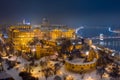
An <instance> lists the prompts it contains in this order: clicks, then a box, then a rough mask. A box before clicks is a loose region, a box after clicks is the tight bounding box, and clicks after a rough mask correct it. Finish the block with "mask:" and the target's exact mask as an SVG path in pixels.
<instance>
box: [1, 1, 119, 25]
mask: <svg viewBox="0 0 120 80" xmlns="http://www.w3.org/2000/svg"><path fill="white" fill-rule="evenodd" d="M119 4H120V1H119V0H115V1H114V0H0V23H1V24H12V23H13V24H16V23H19V22H21V21H22V20H23V19H26V20H29V21H31V23H32V24H39V23H40V22H41V20H42V18H43V17H47V18H48V19H49V20H50V22H51V23H59V24H67V25H73V26H77V25H81V24H119V21H120V15H119V14H120V5H119Z"/></svg>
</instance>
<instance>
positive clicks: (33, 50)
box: [32, 48, 36, 57]
mask: <svg viewBox="0 0 120 80" xmlns="http://www.w3.org/2000/svg"><path fill="white" fill-rule="evenodd" d="M35 51H36V49H35V48H33V49H32V54H33V57H35Z"/></svg>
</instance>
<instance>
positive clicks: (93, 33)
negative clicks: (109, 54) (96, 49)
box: [78, 27, 120, 51]
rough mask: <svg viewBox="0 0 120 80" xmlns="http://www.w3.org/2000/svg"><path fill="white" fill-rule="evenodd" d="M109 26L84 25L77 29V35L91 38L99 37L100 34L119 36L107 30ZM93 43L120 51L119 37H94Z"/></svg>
mask: <svg viewBox="0 0 120 80" xmlns="http://www.w3.org/2000/svg"><path fill="white" fill-rule="evenodd" d="M108 28H109V27H84V28H83V29H81V30H79V32H78V35H81V36H83V37H84V38H93V37H99V36H100V34H103V37H104V36H111V37H113V36H120V33H119V34H116V33H113V32H110V31H109V30H108ZM116 29H118V28H113V30H116ZM93 43H94V44H100V45H102V46H105V47H107V48H110V49H113V50H116V51H120V39H114V38H112V39H104V40H99V39H94V40H93Z"/></svg>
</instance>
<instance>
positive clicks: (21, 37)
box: [9, 21, 76, 58]
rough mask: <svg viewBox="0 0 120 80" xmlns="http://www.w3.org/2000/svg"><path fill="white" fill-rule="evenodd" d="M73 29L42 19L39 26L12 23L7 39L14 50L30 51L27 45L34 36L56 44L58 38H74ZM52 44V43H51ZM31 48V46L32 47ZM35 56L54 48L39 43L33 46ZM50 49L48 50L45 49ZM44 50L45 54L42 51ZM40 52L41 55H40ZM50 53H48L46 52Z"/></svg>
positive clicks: (38, 56)
mask: <svg viewBox="0 0 120 80" xmlns="http://www.w3.org/2000/svg"><path fill="white" fill-rule="evenodd" d="M75 35H76V34H75V30H74V29H71V28H67V27H66V26H61V25H52V26H51V25H48V22H46V21H43V23H42V24H41V26H40V27H33V26H31V25H16V26H15V25H14V26H10V27H9V41H11V43H13V47H14V50H16V51H22V52H30V50H31V46H30V45H28V44H29V42H32V41H33V39H34V38H37V39H38V40H46V41H47V42H49V43H50V44H54V46H55V45H56V40H57V39H59V38H70V39H71V38H75ZM52 46H53V45H52ZM32 48H33V47H32ZM34 48H35V50H36V51H35V52H36V57H37V58H40V57H41V56H42V55H45V54H47V52H50V51H52V52H51V53H54V50H52V49H51V47H50V46H49V47H47V48H46V47H41V44H40V43H37V44H35V46H34ZM47 50H50V51H47ZM41 51H42V52H44V53H45V52H46V53H45V54H44V53H43V54H42V52H41ZM41 54H42V55H41ZM48 54H50V53H48Z"/></svg>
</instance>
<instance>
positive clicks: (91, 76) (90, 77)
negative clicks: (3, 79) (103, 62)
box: [2, 57, 109, 80]
mask: <svg viewBox="0 0 120 80" xmlns="http://www.w3.org/2000/svg"><path fill="white" fill-rule="evenodd" d="M41 60H45V58H42V59H41ZM41 60H37V61H35V63H38V64H39V63H40V61H41ZM17 61H18V62H20V64H18V65H17V66H15V67H14V68H12V69H10V70H7V68H8V65H7V64H6V63H5V61H3V63H2V64H3V67H4V70H5V71H6V73H8V74H10V75H11V76H12V77H13V78H14V79H15V80H22V78H21V77H20V76H19V72H20V71H21V70H23V69H24V68H25V67H26V64H29V63H30V62H29V61H27V60H25V59H24V58H22V57H18V58H17ZM31 70H32V74H33V75H35V76H36V77H38V78H39V80H46V79H45V77H44V74H42V72H41V71H40V70H41V66H40V65H38V66H37V67H32V69H31ZM60 71H61V74H59V76H60V77H61V78H62V80H64V76H71V77H73V78H74V80H109V78H104V79H101V77H100V76H99V75H97V74H96V70H94V71H92V72H89V73H85V74H82V75H81V74H79V73H73V72H69V71H67V70H66V69H65V68H64V65H63V66H62V67H61V69H60ZM54 77H55V75H53V76H50V77H48V78H47V80H54Z"/></svg>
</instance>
